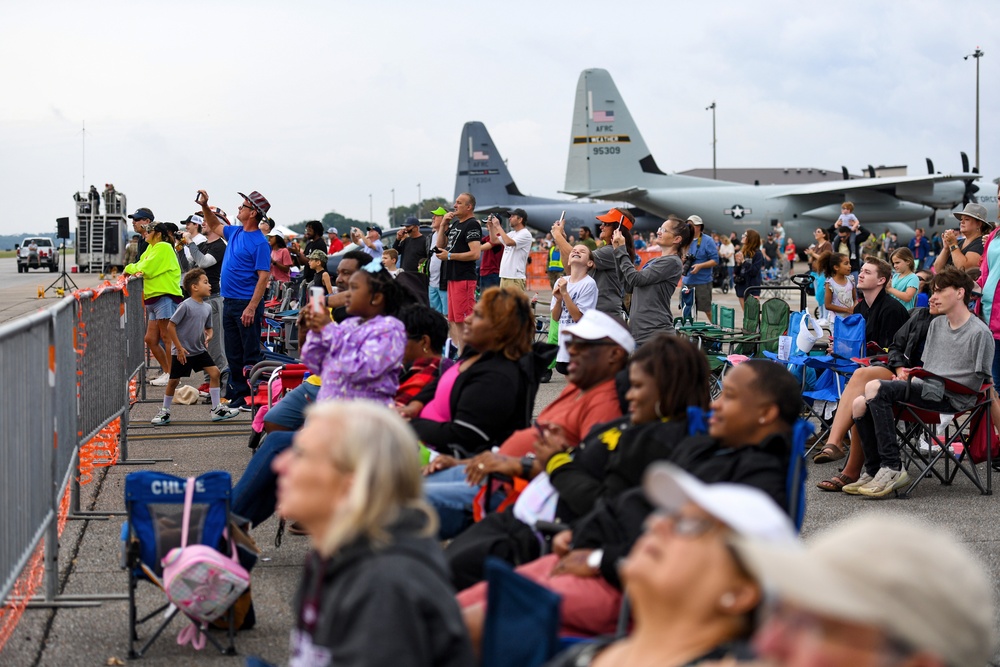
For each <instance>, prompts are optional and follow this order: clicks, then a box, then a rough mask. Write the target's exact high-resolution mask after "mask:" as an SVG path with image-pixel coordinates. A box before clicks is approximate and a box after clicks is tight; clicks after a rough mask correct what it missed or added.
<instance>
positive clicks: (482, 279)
mask: <svg viewBox="0 0 1000 667" xmlns="http://www.w3.org/2000/svg"><path fill="white" fill-rule="evenodd" d="M490 287H500V274H499V273H487V274H486V275H480V276H479V291H480V292H485V291H486V290H487V289H488V288H490Z"/></svg>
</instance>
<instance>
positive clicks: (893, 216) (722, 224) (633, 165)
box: [564, 69, 980, 244]
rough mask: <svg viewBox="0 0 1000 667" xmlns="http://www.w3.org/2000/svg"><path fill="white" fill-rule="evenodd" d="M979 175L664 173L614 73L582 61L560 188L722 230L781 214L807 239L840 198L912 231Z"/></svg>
mask: <svg viewBox="0 0 1000 667" xmlns="http://www.w3.org/2000/svg"><path fill="white" fill-rule="evenodd" d="M979 177H980V175H979V174H977V173H973V172H969V171H968V167H966V171H965V172H963V173H958V174H933V173H932V174H928V175H926V176H900V177H890V178H860V179H854V180H844V181H835V182H830V181H827V182H823V183H814V184H805V185H746V184H743V183H731V182H726V181H717V180H713V179H706V178H697V177H692V176H681V175H677V174H666V173H664V172H663V171H661V170H660V168H659V167H658V166H657V164H656V161H655V160H654V159H653V156H652V155H651V154H650V151H649V149H648V148H647V147H646V142H645V141H643V139H642V135H641V134H640V133H639V130H638V128H637V127H636V125H635V123H634V122H633V121H632V116H631V114H630V113H629V111H628V108H627V107H626V106H625V102H624V101H623V100H622V97H621V95H620V94H619V93H618V89H617V87H616V86H615V84H614V81H612V79H611V75H610V74H608V72H607V71H606V70H603V69H588V70H584V71H583V72H582V73H581V74H580V79H579V82H578V83H577V89H576V105H575V107H574V110H573V126H572V132H571V135H570V149H569V160H568V163H567V165H566V185H565V190H564V192H565V193H566V194H571V195H574V196H577V197H587V198H590V199H602V200H613V201H626V202H629V203H630V204H633V205H634V206H637V207H639V208H641V209H643V210H645V211H648V212H650V213H652V214H654V215H657V216H663V217H665V216H667V215H668V214H670V213H676V214H678V215H680V216H682V217H687V216H688V215H691V214H694V213H696V214H698V215H700V216H701V217H702V219H703V220H704V221H705V224H706V226H707V227H708V228H709V229H711V230H712V231H715V232H719V233H726V234H728V233H730V232H732V231H735V232H737V233H738V234H742V232H743V230H746V229H756V230H757V231H758V232H759V233H760V234H761V235H765V234H766V233H767V232H768V231H769V230H770V229H771V228H772V227H773V226H775V225H777V224H778V223H779V222H781V223H782V225H783V226H784V229H785V233H786V234H787V235H789V236H791V237H793V238H794V239H795V241H796V242H797V243H800V244H801V243H806V244H808V243H810V242H811V241H812V232H813V230H815V229H816V228H817V227H824V228H825V227H828V226H830V225H831V224H832V223H833V221H834V220H836V219H837V217H838V216H839V215H840V205H841V203H843V202H844V201H852V202H854V204H855V206H856V207H857V209H856V210H857V213H858V217H859V218H861V222H862V224H863V225H865V226H866V227H867V229H869V230H875V229H877V228H879V227H885V226H889V227H890V228H893V229H896V230H897V231H903V232H906V231H909V232H910V235H912V229H913V227H914V226H915V224H920V223H924V224H926V222H927V221H928V220H931V219H932V216H933V215H934V213H935V211H936V210H945V209H952V208H954V207H956V206H959V205H961V204H962V203H963V202H967V201H970V200H972V199H973V197H974V195H975V192H976V190H977V189H978V188H977V186H976V185H975V184H974V182H975V181H976V180H977V179H978V178H979ZM949 217H950V216H949ZM918 221H920V222H918ZM887 223H908V224H907V225H905V226H903V225H895V224H887ZM900 228H902V229H900Z"/></svg>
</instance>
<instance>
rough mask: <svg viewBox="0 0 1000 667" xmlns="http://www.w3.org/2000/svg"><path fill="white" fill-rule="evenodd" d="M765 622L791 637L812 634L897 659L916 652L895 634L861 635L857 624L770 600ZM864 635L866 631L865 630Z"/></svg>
mask: <svg viewBox="0 0 1000 667" xmlns="http://www.w3.org/2000/svg"><path fill="white" fill-rule="evenodd" d="M762 607H763V608H762V612H761V616H762V618H763V620H764V623H765V624H767V625H770V626H772V627H777V628H780V630H781V632H784V633H787V635H789V636H797V637H809V638H811V639H812V640H813V641H815V640H821V641H825V642H829V643H834V644H846V645H850V646H852V647H853V648H855V649H857V650H861V651H866V652H874V653H883V654H886V655H887V656H888V657H890V658H892V659H893V660H900V659H902V658H905V657H907V656H909V655H911V654H912V653H913V651H914V649H913V647H912V646H910V645H909V643H908V642H906V641H904V640H901V639H898V638H896V637H893V636H892V635H888V634H883V633H878V634H876V635H874V636H869V635H867V634H865V636H863V637H862V636H860V635H859V632H858V629H857V628H856V627H855V626H854V624H853V623H850V622H845V621H838V620H834V619H828V618H824V617H822V616H820V615H817V614H814V613H811V612H809V611H807V610H805V609H799V608H795V607H792V606H791V605H788V604H785V603H783V602H782V601H780V600H777V599H769V600H767V601H765V603H764V604H763V605H762ZM863 634H864V633H863Z"/></svg>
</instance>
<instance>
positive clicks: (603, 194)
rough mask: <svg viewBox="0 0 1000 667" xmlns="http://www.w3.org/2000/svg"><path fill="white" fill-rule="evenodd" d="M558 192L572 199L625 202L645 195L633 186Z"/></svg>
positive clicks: (642, 189) (643, 189)
mask: <svg viewBox="0 0 1000 667" xmlns="http://www.w3.org/2000/svg"><path fill="white" fill-rule="evenodd" d="M559 192H561V193H562V194H565V195H572V196H574V197H589V198H590V199H607V200H611V201H626V200H627V199H628V198H629V197H641V196H642V195H644V194H646V192H647V190H646V188H637V187H635V186H633V187H628V188H624V189H615V190H588V191H586V192H566V191H565V190H560V191H559Z"/></svg>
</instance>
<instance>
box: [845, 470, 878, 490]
mask: <svg viewBox="0 0 1000 667" xmlns="http://www.w3.org/2000/svg"><path fill="white" fill-rule="evenodd" d="M872 479H873V478H872V476H871V475H869V474H868V473H866V472H863V473H861V477H858V481H856V482H853V483H851V484H845V485H844V486H843V488H842V489H840V490H841V491H843V492H844V493H847V494H850V495H852V496H856V495H859V494H858V489H860V488H861V487H862V486H864V485H865V484H867V483H868V482H870V481H872Z"/></svg>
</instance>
